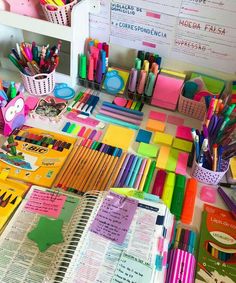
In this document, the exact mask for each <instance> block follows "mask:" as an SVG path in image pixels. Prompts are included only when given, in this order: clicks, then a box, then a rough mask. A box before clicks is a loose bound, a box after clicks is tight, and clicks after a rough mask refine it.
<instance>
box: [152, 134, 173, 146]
mask: <svg viewBox="0 0 236 283" xmlns="http://www.w3.org/2000/svg"><path fill="white" fill-rule="evenodd" d="M153 142H154V143H163V144H167V145H172V142H173V136H172V135H169V134H165V133H161V132H156V133H155V136H154V138H153Z"/></svg>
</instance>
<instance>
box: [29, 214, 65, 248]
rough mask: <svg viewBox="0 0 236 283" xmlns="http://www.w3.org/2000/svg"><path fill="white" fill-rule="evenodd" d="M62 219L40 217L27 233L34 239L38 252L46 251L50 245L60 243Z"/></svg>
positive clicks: (61, 238)
mask: <svg viewBox="0 0 236 283" xmlns="http://www.w3.org/2000/svg"><path fill="white" fill-rule="evenodd" d="M62 227H63V220H62V219H56V220H54V219H49V218H46V217H40V219H39V222H38V224H37V226H36V227H35V228H34V229H33V230H32V231H31V232H29V233H28V234H27V236H28V238H29V239H30V240H32V241H34V242H35V243H36V244H37V246H38V248H39V250H40V252H44V251H46V250H47V249H48V248H49V247H50V246H51V245H53V244H59V243H62V242H63V241H64V240H63V235H62Z"/></svg>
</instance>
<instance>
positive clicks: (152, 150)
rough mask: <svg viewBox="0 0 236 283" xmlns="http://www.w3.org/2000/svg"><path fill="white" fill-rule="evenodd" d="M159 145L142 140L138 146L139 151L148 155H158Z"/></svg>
mask: <svg viewBox="0 0 236 283" xmlns="http://www.w3.org/2000/svg"><path fill="white" fill-rule="evenodd" d="M158 149H159V148H158V146H156V145H153V144H148V143H144V142H141V143H140V144H139V147H138V153H139V154H141V155H144V156H147V157H156V156H157V153H158Z"/></svg>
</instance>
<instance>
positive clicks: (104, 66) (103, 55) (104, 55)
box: [100, 50, 106, 74]
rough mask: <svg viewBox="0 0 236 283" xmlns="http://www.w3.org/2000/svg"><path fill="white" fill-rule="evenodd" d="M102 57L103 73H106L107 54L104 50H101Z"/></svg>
mask: <svg viewBox="0 0 236 283" xmlns="http://www.w3.org/2000/svg"><path fill="white" fill-rule="evenodd" d="M100 57H101V59H102V73H103V74H104V73H105V72H106V52H105V51H104V50H100Z"/></svg>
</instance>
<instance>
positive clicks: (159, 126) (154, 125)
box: [146, 119, 166, 132]
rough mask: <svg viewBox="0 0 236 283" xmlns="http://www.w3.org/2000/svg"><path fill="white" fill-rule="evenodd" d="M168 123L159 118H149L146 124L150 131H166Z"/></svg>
mask: <svg viewBox="0 0 236 283" xmlns="http://www.w3.org/2000/svg"><path fill="white" fill-rule="evenodd" d="M165 127H166V124H165V123H163V122H160V121H157V120H153V119H148V120H147V124H146V129H147V130H149V131H154V132H157V131H159V132H164V131H165Z"/></svg>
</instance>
